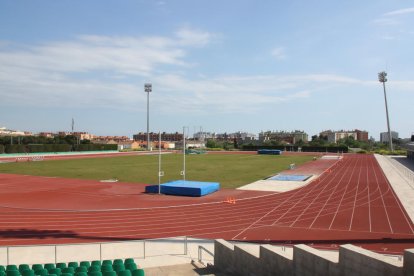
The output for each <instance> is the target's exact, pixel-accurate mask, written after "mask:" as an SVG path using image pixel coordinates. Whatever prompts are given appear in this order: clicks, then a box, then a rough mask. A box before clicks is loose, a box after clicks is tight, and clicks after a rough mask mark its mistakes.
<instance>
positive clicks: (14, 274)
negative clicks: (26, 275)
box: [6, 269, 20, 276]
mask: <svg viewBox="0 0 414 276" xmlns="http://www.w3.org/2000/svg"><path fill="white" fill-rule="evenodd" d="M6 275H7V276H20V271H18V270H17V269H16V270H6Z"/></svg>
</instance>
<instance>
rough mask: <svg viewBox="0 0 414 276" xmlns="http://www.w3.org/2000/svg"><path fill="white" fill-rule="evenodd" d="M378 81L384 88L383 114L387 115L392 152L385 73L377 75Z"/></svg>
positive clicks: (391, 149) (392, 149)
mask: <svg viewBox="0 0 414 276" xmlns="http://www.w3.org/2000/svg"><path fill="white" fill-rule="evenodd" d="M378 80H379V82H382V86H383V87H384V99H385V113H386V115H387V127H388V140H389V143H390V151H391V152H393V151H394V148H393V146H392V135H391V128H390V118H389V116H388V103H387V93H386V91H385V82H386V81H387V73H386V72H385V71H383V72H379V73H378Z"/></svg>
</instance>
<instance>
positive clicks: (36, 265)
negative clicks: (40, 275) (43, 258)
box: [32, 264, 43, 271]
mask: <svg viewBox="0 0 414 276" xmlns="http://www.w3.org/2000/svg"><path fill="white" fill-rule="evenodd" d="M32 269H33V270H34V271H36V270H39V269H43V265H41V264H34V265H32Z"/></svg>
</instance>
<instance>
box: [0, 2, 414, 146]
mask: <svg viewBox="0 0 414 276" xmlns="http://www.w3.org/2000/svg"><path fill="white" fill-rule="evenodd" d="M413 26H414V4H413V2H411V1H398V0H396V1H382V0H379V1H354V0H350V1H331V0H330V1H304V0H303V1H265V0H263V1H253V0H251V1H247V0H246V1H242V0H238V1H233V0H221V1H216V0H208V1H207V0H206V1H202V0H197V1H194V0H191V1H190V0H188V1H184V0H183V1H180V0H176V1H149V0H130V1H110V0H106V1H101V0H88V1H80V0H79V1H76V0H71V1H66V0H65V1H51V0H50V1H48V0H44V1H22V0H13V1H12V0H2V1H0V127H1V126H5V127H8V128H10V129H16V130H28V131H33V132H39V131H59V130H66V131H69V130H70V127H71V120H72V117H73V118H75V130H77V131H87V132H90V133H94V134H98V135H128V136H132V134H133V133H136V132H139V131H146V94H145V93H144V83H146V82H151V83H152V84H153V93H152V94H151V95H150V130H151V131H156V132H158V131H167V132H173V131H181V130H182V127H183V126H189V129H190V132H193V130H194V129H199V128H200V127H202V128H203V130H205V131H212V132H234V131H248V132H253V133H258V132H260V131H262V130H264V131H265V130H285V131H290V130H295V129H299V130H304V131H306V132H307V133H308V134H309V135H310V136H311V135H314V134H317V133H319V132H320V131H322V130H326V129H334V130H339V129H355V128H358V129H363V130H367V131H368V132H369V135H370V136H374V137H375V138H379V132H381V131H386V118H385V108H384V97H383V90H382V86H381V84H380V83H379V82H378V79H377V73H378V72H380V71H383V70H386V71H387V72H388V82H387V84H386V85H387V96H388V101H389V111H390V120H391V128H392V129H393V130H395V131H398V132H399V133H400V137H409V135H411V132H414V123H413V110H414V106H413V103H414V77H413V76H414V69H413V61H414V52H413V48H414V28H413Z"/></svg>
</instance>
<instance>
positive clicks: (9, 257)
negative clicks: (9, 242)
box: [7, 246, 10, 265]
mask: <svg viewBox="0 0 414 276" xmlns="http://www.w3.org/2000/svg"><path fill="white" fill-rule="evenodd" d="M9 258H10V257H9V247H8V246H7V265H9V260H10V259H9Z"/></svg>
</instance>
